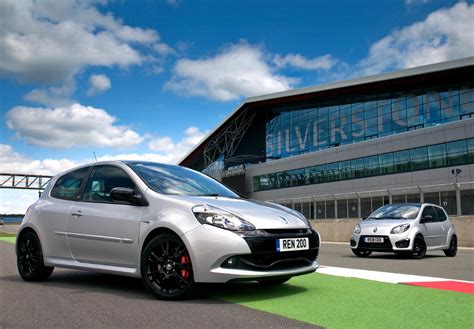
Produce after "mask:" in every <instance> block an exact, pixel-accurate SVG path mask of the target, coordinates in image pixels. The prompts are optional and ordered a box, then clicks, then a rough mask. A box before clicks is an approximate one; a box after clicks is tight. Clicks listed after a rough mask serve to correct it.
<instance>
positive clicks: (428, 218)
mask: <svg viewBox="0 0 474 329" xmlns="http://www.w3.org/2000/svg"><path fill="white" fill-rule="evenodd" d="M432 221H433V215H424V216H423V217H422V218H421V220H420V224H423V223H426V222H432Z"/></svg>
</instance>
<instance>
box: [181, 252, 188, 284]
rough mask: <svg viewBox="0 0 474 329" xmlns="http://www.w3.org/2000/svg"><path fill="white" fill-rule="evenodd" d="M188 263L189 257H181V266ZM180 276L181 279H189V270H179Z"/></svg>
mask: <svg viewBox="0 0 474 329" xmlns="http://www.w3.org/2000/svg"><path fill="white" fill-rule="evenodd" d="M188 263H189V257H188V256H187V255H183V256H181V264H183V265H184V264H188ZM181 276H182V277H183V279H185V280H187V279H188V277H189V270H187V269H184V268H182V269H181Z"/></svg>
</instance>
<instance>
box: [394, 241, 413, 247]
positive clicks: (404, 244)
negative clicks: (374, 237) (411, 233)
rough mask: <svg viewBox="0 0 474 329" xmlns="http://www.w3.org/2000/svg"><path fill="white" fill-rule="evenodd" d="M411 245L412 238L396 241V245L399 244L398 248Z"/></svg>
mask: <svg viewBox="0 0 474 329" xmlns="http://www.w3.org/2000/svg"><path fill="white" fill-rule="evenodd" d="M409 245H410V239H405V240H400V241H397V242H395V246H397V248H408V246H409Z"/></svg>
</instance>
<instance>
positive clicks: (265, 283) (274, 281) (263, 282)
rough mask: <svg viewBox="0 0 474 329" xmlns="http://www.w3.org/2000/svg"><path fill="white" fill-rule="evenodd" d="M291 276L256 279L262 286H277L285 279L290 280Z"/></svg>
mask: <svg viewBox="0 0 474 329" xmlns="http://www.w3.org/2000/svg"><path fill="white" fill-rule="evenodd" d="M290 279H291V278H279V279H265V280H258V283H260V284H261V285H263V286H278V285H280V284H283V283H285V282H286V281H288V280H290Z"/></svg>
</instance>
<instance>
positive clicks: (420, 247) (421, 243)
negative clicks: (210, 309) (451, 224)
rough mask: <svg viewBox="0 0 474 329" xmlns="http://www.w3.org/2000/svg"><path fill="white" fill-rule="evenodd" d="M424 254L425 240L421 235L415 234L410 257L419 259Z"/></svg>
mask: <svg viewBox="0 0 474 329" xmlns="http://www.w3.org/2000/svg"><path fill="white" fill-rule="evenodd" d="M425 255H426V242H425V240H424V239H423V238H422V237H421V236H417V237H416V238H415V241H414V242H413V250H412V252H411V257H412V258H414V259H421V258H423V257H425Z"/></svg>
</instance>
